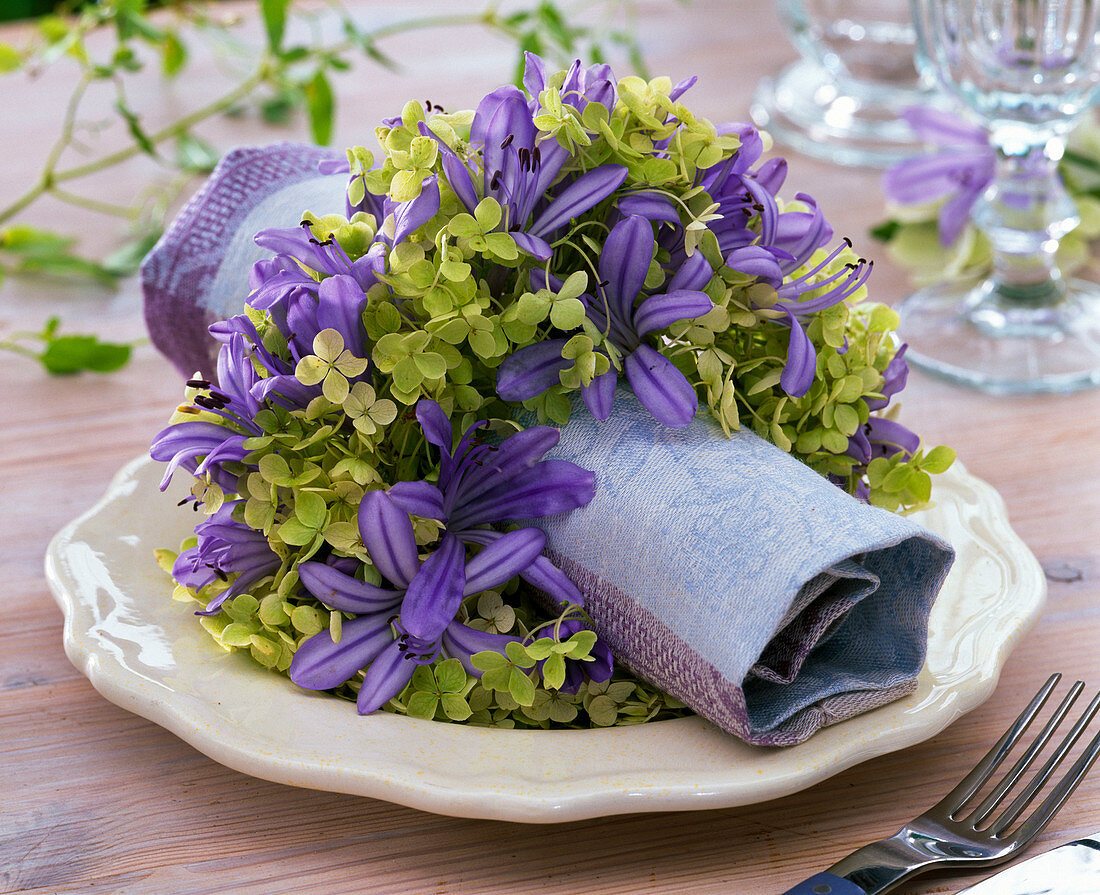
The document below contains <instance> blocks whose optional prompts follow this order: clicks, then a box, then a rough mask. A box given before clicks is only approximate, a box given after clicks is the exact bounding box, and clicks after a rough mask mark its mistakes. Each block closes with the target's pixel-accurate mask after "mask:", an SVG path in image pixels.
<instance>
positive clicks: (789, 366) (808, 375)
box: [779, 312, 817, 398]
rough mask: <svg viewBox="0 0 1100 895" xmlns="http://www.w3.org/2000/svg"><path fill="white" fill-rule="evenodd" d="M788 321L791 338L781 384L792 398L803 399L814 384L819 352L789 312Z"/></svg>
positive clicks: (780, 379)
mask: <svg viewBox="0 0 1100 895" xmlns="http://www.w3.org/2000/svg"><path fill="white" fill-rule="evenodd" d="M787 319H788V320H789V321H790V325H791V337H790V341H789V342H788V343H787V363H786V364H785V365H784V367H783V373H782V374H781V375H780V377H779V384H780V386H781V387H782V388H783V391H785V392H786V393H787V394H788V395H790V396H791V397H792V398H801V397H802V396H803V395H804V394H806V392H808V391H809V390H810V386H811V385H813V383H814V374H815V373H816V372H817V352H816V351H814V345H813V342H811V341H810V337H809V336H807V335H806V333H805V331H804V330H803V329H802V326H801V324H799V322H798V321H797V320H796V319H795V318H794V316H793V315H791V314H790V313H789V312H788V314H787Z"/></svg>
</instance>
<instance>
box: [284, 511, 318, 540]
mask: <svg viewBox="0 0 1100 895" xmlns="http://www.w3.org/2000/svg"><path fill="white" fill-rule="evenodd" d="M316 536H317V529H316V528H310V527H309V526H307V525H303V524H302V523H301V522H300V521H299V520H298V519H297V518H296V517H295V518H292V519H287V521H286V522H284V523H283V524H282V525H280V526H279V537H280V538H282V539H283V542H284V543H287V544H289V545H291V546H292V547H304V546H305V545H306V544H308V543H309V542H310V541H312V540H313V539H314V538H315V537H316Z"/></svg>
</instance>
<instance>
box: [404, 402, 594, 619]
mask: <svg viewBox="0 0 1100 895" xmlns="http://www.w3.org/2000/svg"><path fill="white" fill-rule="evenodd" d="M416 418H417V419H418V420H419V421H420V425H421V427H422V428H423V430H424V437H425V438H426V439H427V440H428V443H429V444H434V445H435V446H436V447H437V448H439V454H440V460H439V479H438V481H437V482H436V483H434V484H433V483H432V482H424V481H421V482H398V483H397V484H395V485H394V486H393V487H391V488H390V490H389V496H390V498H391V499H392V500H393V502H394V503H396V504H397V505H398V506H399V507H400V508H401V509H403V510H405V511H406V512H407V513H411V514H413V515H416V516H423V517H424V518H427V519H436V520H438V521H440V522H442V523H443V524H444V526H445V528H446V531H447V532H448V533H449V534H453V535H455V536H456V537H457V538H458V539H459V540H461V541H464V542H465V543H468V544H481V545H483V546H487V545H491V544H494V543H496V542H498V541H499V540H500V538H502V537H503V535H501V533H500V532H499V531H494V530H492V529H489V528H485V527H484V526H486V525H493V524H497V523H501V522H512V521H515V520H518V519H535V518H538V517H540V516H550V515H554V514H557V513H567V512H569V511H570V510H575V509H576V508H577V507H582V506H584V505H585V504H587V503H588V502H589V501H590V500H592V497H593V495H594V494H595V487H596V485H595V482H596V477H595V475H593V474H592V473H591V472H589V471H588V470H587V469H582V468H581V467H580V466H577V465H576V464H575V463H570V462H569V461H567V460H554V459H550V460H546V459H543V458H544V456H545V454H546V452H547V451H549V450H550V449H551V448H552V447H554V445H556V444H557V443H558V439H559V437H560V433H559V432H558V430H557V429H555V428H553V427H551V426H532V427H531V428H530V429H524V430H523V431H520V432H516V433H515V434H514V435H511V436H509V437H508V438H506V439H504V440H503V441H502V442H500V443H499V444H491V443H488V442H479V441H478V440H477V430H478V429H479V428H480V427H481V426H482V425H484V424H483V423H475V424H474V425H473V426H471V427H470V428H469V429H467V430H466V432H465V433H464V434H463V436H462V438H461V439H460V440H459V443H458V446H457V447H454V448H452V444H453V438H452V433H451V422H450V420H448V419H447V415H446V414H445V413H444V412H443V409H442V408H441V407H440V406H439V405H438V404H437V403H436V402H435V401H431V400H427V399H424V400H421V401H420V402H419V403H418V404H417V406H416ZM520 575H521V577H522V578H523V579H524V580H526V581H527V582H529V583H530V584H532V585H534V586H535V587H537V588H538V589H539V590H541V591H543V592H544V593H546V594H547V595H548V596H550V597H551V598H552V599H553V600H555V601H557V602H568V603H576V604H578V605H580V604H581V602H582V599H583V598H582V596H581V593H580V591H579V590H577V586H576V585H575V584H574V583H573V582H572V581H570V580H569V578H568V577H566V575H565V573H564V572H562V571H561V570H560V569H559V568H558V567H557V566H555V565H554V564H553V563H551V562H550V560H548V559H547V558H546V557H543V556H540V557H537V558H536V559H535V560H533V561H532V562H531V563H530V564H529V565H528V566H527V567H526V568H524V569H523V571H522V572H521V573H520Z"/></svg>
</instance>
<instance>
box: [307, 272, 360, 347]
mask: <svg viewBox="0 0 1100 895" xmlns="http://www.w3.org/2000/svg"><path fill="white" fill-rule="evenodd" d="M366 305H367V297H366V296H365V295H364V294H363V290H362V289H360V288H359V284H358V283H357V282H355V280H353V279H352V278H351V277H349V276H347V275H346V274H339V275H337V276H332V277H326V278H325V279H324V280H322V281H321V285H320V286H319V287H318V289H317V325H318V326H319V327H320V328H321V329H334V330H336V331H337V332H338V333H340V335H341V337H342V338H343V340H344V347H346V348H347V349H348V350H350V351H351V353H352V354H354V355H356V356H359V357H362V356H363V352H364V348H363V322H362V315H363V308H365V307H366Z"/></svg>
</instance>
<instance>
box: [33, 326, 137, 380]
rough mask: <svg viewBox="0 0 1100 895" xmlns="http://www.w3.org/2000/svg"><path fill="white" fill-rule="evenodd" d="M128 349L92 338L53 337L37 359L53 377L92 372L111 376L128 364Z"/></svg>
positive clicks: (74, 336)
mask: <svg viewBox="0 0 1100 895" xmlns="http://www.w3.org/2000/svg"><path fill="white" fill-rule="evenodd" d="M130 351H131V349H130V346H129V345H116V344H113V343H111V342H100V341H99V339H98V338H96V337H95V336H80V335H72V336H56V337H53V338H51V339H50V340H49V342H48V344H47V345H46V350H45V351H43V352H42V353H41V354H40V355H39V356H38V359H39V360H40V361H41V362H42V366H44V367H45V368H46V370H47V371H48V372H50V373H52V374H54V375H55V376H63V375H68V374H72V373H80V372H82V371H84V370H91V371H93V372H96V373H110V372H111V371H113V370H117V369H119V368H121V367H124V366H125V365H126V363H127V362H128V361H129V360H130Z"/></svg>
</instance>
